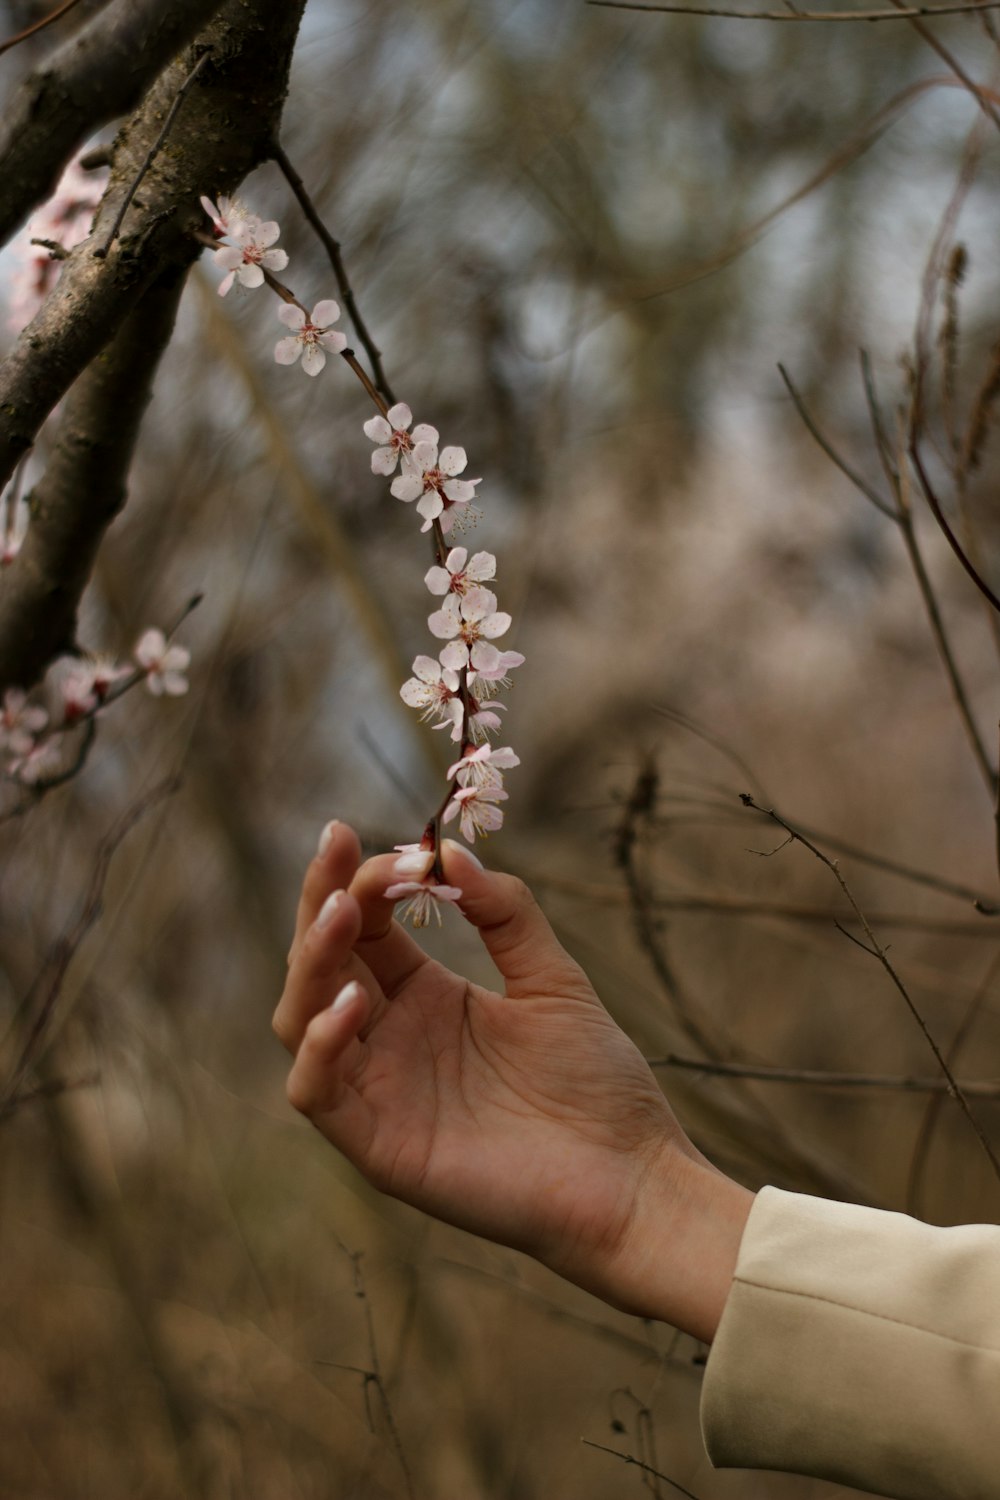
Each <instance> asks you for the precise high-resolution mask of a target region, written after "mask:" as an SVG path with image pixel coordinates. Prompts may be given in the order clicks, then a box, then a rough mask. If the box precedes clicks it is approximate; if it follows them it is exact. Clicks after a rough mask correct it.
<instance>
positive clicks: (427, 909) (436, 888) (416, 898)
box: [385, 880, 462, 927]
mask: <svg viewBox="0 0 1000 1500" xmlns="http://www.w3.org/2000/svg"><path fill="white" fill-rule="evenodd" d="M385 894H386V896H387V898H388V899H389V900H390V901H403V900H405V899H406V897H407V896H409V897H410V901H409V904H408V906H407V907H406V909H405V910H404V911H403V913H402V917H401V920H402V921H404V922H405V921H406V919H407V918H409V919H410V921H411V922H412V923H413V925H414V927H426V926H427V924H428V922H429V921H430V919H431V913H432V912H433V914H434V916H435V917H437V922H438V926H439V927H440V926H441V903H442V902H454V901H460V900H461V898H462V892H461V890H460V888H459V887H458V886H457V885H435V884H434V882H433V881H431V880H401V881H398V882H397V883H396V884H395V885H390V886H388V887H387V889H386V893H385Z"/></svg>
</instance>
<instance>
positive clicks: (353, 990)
mask: <svg viewBox="0 0 1000 1500" xmlns="http://www.w3.org/2000/svg"><path fill="white" fill-rule="evenodd" d="M360 993H361V986H360V984H359V983H358V981H357V980H356V979H352V980H351V982H350V984H345V985H344V988H343V989H342V990H341V992H340V994H339V995H338V996H337V998H336V1000H334V1002H333V1004H332V1005H331V1007H330V1009H331V1010H333V1011H338V1010H346V1009H347V1007H348V1006H349V1005H350V1004H351V1001H352V1000H355V999H356V998H357V996H358V995H359V994H360Z"/></svg>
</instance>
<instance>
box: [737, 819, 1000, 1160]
mask: <svg viewBox="0 0 1000 1500" xmlns="http://www.w3.org/2000/svg"><path fill="white" fill-rule="evenodd" d="M740 801H741V802H742V803H743V805H744V807H749V808H752V809H753V811H754V812H758V813H762V814H763V816H764V817H765V818H768V819H770V821H771V822H772V823H776V824H777V826H778V827H779V828H783V829H784V831H785V832H786V833H787V834H788V836H789V838H791V839H793V840H794V841H795V842H796V843H799V844H802V845H803V846H804V847H805V848H806V849H808V850H809V852H810V854H813V855H815V857H816V858H817V859H818V860H819V861H820V863H821V864H824V865H826V867H827V869H828V870H829V871H830V873H831V874H832V875H833V877H834V879H835V880H836V882H837V884H838V885H839V886H840V889H841V890H842V892H843V893H844V897H845V899H846V900H847V903H848V905H849V906H850V908H851V910H852V911H853V912H854V915H855V917H856V918H857V919H858V921H859V922H860V924H861V927H862V929H863V931H864V934H865V937H866V938H867V948H866V951H867V952H868V953H870V954H871V956H872V957H873V958H875V959H876V960H877V961H878V963H879V964H881V966H882V968H883V969H884V970H885V972H886V974H887V975H888V977H889V979H890V980H891V981H892V984H893V986H894V988H895V989H896V991H897V992H898V994H899V995H900V996H901V997H902V999H903V1001H904V1003H905V1005H906V1007H907V1009H908V1010H909V1012H910V1014H911V1016H912V1017H913V1019H914V1021H915V1022H916V1024H917V1026H918V1027H919V1028H920V1031H921V1032H922V1034H923V1037H924V1040H925V1041H926V1043H927V1045H928V1047H930V1049H931V1052H932V1053H933V1054H934V1060H935V1061H936V1063H937V1065H938V1067H939V1068H940V1069H941V1072H942V1074H943V1075H944V1078H945V1080H946V1082H947V1085H948V1092H949V1093H950V1094H951V1095H952V1097H953V1098H954V1099H955V1101H956V1103H957V1104H958V1106H959V1108H960V1109H961V1110H962V1113H963V1114H964V1115H965V1117H966V1119H967V1120H968V1122H969V1125H970V1126H971V1128H972V1130H973V1132H974V1133H975V1136H976V1138H977V1140H978V1141H979V1144H980V1145H981V1146H982V1148H983V1151H984V1152H985V1153H986V1156H987V1157H988V1159H989V1162H990V1165H991V1166H992V1168H993V1171H994V1174H995V1176H996V1178H997V1181H998V1182H1000V1161H998V1160H997V1157H996V1154H995V1152H994V1150H993V1147H992V1146H991V1145H990V1142H989V1140H988V1139H987V1137H986V1135H985V1133H984V1131H983V1128H982V1126H981V1125H980V1123H979V1121H978V1120H977V1119H976V1116H975V1115H974V1114H973V1112H972V1110H971V1109H970V1107H969V1102H968V1100H967V1099H966V1097H965V1095H964V1093H963V1092H962V1089H961V1086H960V1085H959V1083H958V1082H957V1080H956V1078H955V1076H954V1074H953V1073H952V1071H951V1068H950V1067H949V1065H948V1060H947V1058H946V1057H945V1056H944V1054H943V1052H942V1051H941V1048H940V1047H939V1046H938V1044H937V1042H936V1041H935V1039H934V1037H933V1036H932V1034H931V1032H930V1030H929V1028H928V1026H927V1022H926V1021H925V1020H924V1018H923V1016H922V1015H921V1013H920V1011H919V1010H918V1009H917V1006H916V1004H915V1002H914V1000H913V998H912V996H911V995H910V992H909V990H908V989H907V988H906V986H905V985H904V983H903V981H902V979H901V978H900V977H899V975H898V973H897V972H896V969H895V968H894V967H893V964H892V962H891V961H890V959H889V955H888V953H887V951H886V949H885V948H883V946H882V944H881V943H880V942H879V941H878V938H877V937H876V936H875V933H874V932H873V931H872V928H871V925H870V923H869V922H868V918H867V917H866V916H865V914H864V912H863V911H862V910H861V907H860V906H859V905H858V903H857V901H856V900H855V899H854V896H853V894H852V892H851V889H850V887H849V886H848V884H847V881H846V880H845V879H844V877H843V875H842V874H841V873H840V867H839V865H838V863H837V861H836V860H833V859H831V858H830V857H829V855H827V854H824V853H823V851H822V849H820V848H818V847H817V846H816V845H815V844H814V843H812V842H811V840H810V839H808V838H807V837H806V836H805V835H804V834H803V833H801V832H800V831H799V830H798V829H796V828H794V827H793V826H792V825H791V824H790V823H787V822H786V821H785V819H784V818H783V817H781V815H780V813H777V812H775V810H774V809H773V808H768V807H760V806H759V805H758V804H757V803H756V802H755V801H754V799H753V797H751V795H750V793H749V792H743V793H741V795H740ZM861 946H865V945H861Z"/></svg>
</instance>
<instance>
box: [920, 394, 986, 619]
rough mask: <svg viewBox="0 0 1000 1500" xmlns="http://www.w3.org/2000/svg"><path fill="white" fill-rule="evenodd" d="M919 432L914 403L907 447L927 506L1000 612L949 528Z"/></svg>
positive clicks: (966, 569)
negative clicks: (926, 461) (927, 464)
mask: <svg viewBox="0 0 1000 1500" xmlns="http://www.w3.org/2000/svg"><path fill="white" fill-rule="evenodd" d="M919 430H920V421H919V409H918V407H917V404H916V403H914V415H913V416H912V417H911V421H910V438H909V443H908V445H907V448H908V452H909V455H910V460H911V462H912V464H913V468H914V470H915V472H916V475H917V478H918V479H919V481H920V488H921V489H922V490H923V492H924V499H925V500H926V501H927V504H928V505H929V506H930V509H931V514H932V515H933V517H934V519H935V521H936V522H937V523H938V525H939V526H940V528H941V530H942V532H943V533H944V537H945V540H946V541H947V543H948V546H949V547H950V548H951V550H952V551H953V552H954V554H955V556H956V557H957V558H958V560H959V562H960V563H961V564H962V567H963V568H964V569H965V571H966V573H967V574H968V575H969V577H970V578H971V579H972V582H973V583H974V584H975V585H976V588H977V589H978V590H979V592H980V593H981V594H982V595H983V597H984V598H986V599H988V600H989V602H990V603H991V604H992V606H993V608H994V609H995V610H997V611H998V612H1000V599H998V598H997V596H996V594H995V593H994V592H993V590H992V589H991V588H990V586H989V584H988V583H986V582H985V580H984V579H983V578H982V577H981V576H980V574H979V573H978V572H977V571H976V569H975V568H974V567H973V565H972V562H971V561H970V559H969V557H968V554H967V553H966V552H965V549H964V548H963V547H962V544H961V542H960V541H959V540H958V538H957V536H956V535H955V533H954V532H953V531H952V529H951V527H950V526H949V524H948V522H947V520H946V518H945V515H944V512H943V510H942V509H941V502H940V500H939V499H938V497H937V494H936V493H935V490H934V487H933V485H932V484H931V482H930V478H929V477H928V474H927V470H926V468H925V467H924V461H923V458H922V457H921V454H920V439H919Z"/></svg>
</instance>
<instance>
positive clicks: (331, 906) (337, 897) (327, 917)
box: [316, 891, 344, 932]
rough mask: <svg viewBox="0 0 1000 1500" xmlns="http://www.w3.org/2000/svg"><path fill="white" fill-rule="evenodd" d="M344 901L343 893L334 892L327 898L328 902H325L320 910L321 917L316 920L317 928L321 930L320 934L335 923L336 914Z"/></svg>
mask: <svg viewBox="0 0 1000 1500" xmlns="http://www.w3.org/2000/svg"><path fill="white" fill-rule="evenodd" d="M343 899H344V892H343V891H334V893H333V895H332V896H327V898H326V900H325V901H324V902H323V905H322V906H321V907H320V909H319V916H318V917H317V918H316V926H317V927H318V928H319V930H320V932H322V930H323V928H324V927H329V925H330V923H331V922H332V921H333V915H334V912H335V911H336V910H337V908H338V906H339V905H340V903H341V902H342V901H343Z"/></svg>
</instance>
